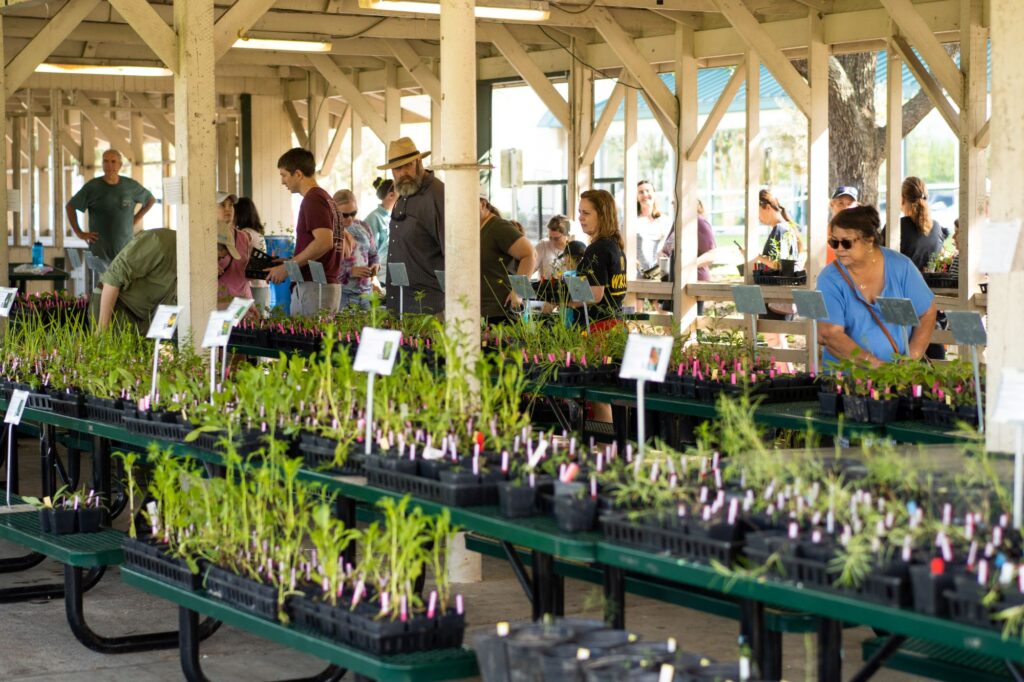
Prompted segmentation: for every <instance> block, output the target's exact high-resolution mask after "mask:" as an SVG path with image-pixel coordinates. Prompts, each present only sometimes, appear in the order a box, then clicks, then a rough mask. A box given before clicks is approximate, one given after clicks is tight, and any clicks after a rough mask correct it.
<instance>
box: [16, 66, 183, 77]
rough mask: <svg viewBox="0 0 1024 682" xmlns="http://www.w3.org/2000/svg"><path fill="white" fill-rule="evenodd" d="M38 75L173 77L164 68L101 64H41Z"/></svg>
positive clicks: (171, 73)
mask: <svg viewBox="0 0 1024 682" xmlns="http://www.w3.org/2000/svg"><path fill="white" fill-rule="evenodd" d="M36 73H63V74H69V73H80V74H82V75H83V76H150V77H160V76H173V75H174V73H173V72H172V71H171V70H170V69H165V68H164V67H162V66H131V65H127V64H123V65H120V66H117V65H109V66H103V65H101V64H46V63H43V64H40V65H39V66H37V67H36Z"/></svg>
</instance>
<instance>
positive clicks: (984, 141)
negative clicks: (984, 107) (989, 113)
mask: <svg viewBox="0 0 1024 682" xmlns="http://www.w3.org/2000/svg"><path fill="white" fill-rule="evenodd" d="M991 122H992V119H991V118H990V119H988V120H987V121H985V123H984V124H983V125H982V126H981V130H979V131H978V134H977V135H975V136H974V146H975V147H980V148H981V149H985V148H987V147H988V142H989V134H988V124H989V123H991Z"/></svg>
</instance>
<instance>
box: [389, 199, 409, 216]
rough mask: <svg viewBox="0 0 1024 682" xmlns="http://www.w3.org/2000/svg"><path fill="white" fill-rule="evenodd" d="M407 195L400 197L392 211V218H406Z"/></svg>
mask: <svg viewBox="0 0 1024 682" xmlns="http://www.w3.org/2000/svg"><path fill="white" fill-rule="evenodd" d="M406 201H407V197H399V198H398V201H397V202H396V203H395V208H394V209H393V210H392V211H391V218H392V220H405V204H406Z"/></svg>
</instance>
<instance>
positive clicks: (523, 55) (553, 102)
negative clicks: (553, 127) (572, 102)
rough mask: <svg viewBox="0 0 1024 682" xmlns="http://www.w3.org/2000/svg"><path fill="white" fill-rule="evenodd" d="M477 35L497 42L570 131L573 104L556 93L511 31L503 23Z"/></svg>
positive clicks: (484, 27) (488, 26) (485, 26)
mask: <svg viewBox="0 0 1024 682" xmlns="http://www.w3.org/2000/svg"><path fill="white" fill-rule="evenodd" d="M477 36H478V37H480V38H482V39H484V40H488V41H490V42H492V43H494V45H495V47H497V48H498V50H499V51H500V52H501V54H502V55H504V57H505V59H507V60H508V63H509V64H511V65H512V68H513V69H515V70H516V73H518V74H519V75H520V76H522V77H523V80H525V81H526V83H527V84H528V85H529V86H530V87H531V88H532V89H533V91H534V92H535V93H536V94H537V96H538V97H540V99H541V101H542V102H544V105H545V106H546V107H547V108H548V110H549V111H550V112H551V113H552V115H553V116H554V117H555V118H556V119H558V122H559V123H561V124H562V127H563V128H565V129H566V130H569V128H571V127H572V120H571V116H570V115H569V103H568V102H566V101H565V98H564V97H562V95H560V94H559V92H558V90H555V86H554V85H552V84H551V81H550V80H548V77H547V75H546V74H545V73H544V72H543V71H542V70H541V68H540V67H539V66H537V64H536V63H535V62H534V61H533V60H532V59H530V55H529V54H527V52H526V50H524V49H523V46H522V45H520V44H519V41H517V40H516V39H515V38H514V37H513V36H512V34H511V33H510V32H509V30H508V29H507V28H505V27H504V26H502V25H501V24H481V25H479V26H478V27H477Z"/></svg>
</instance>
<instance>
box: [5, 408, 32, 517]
mask: <svg viewBox="0 0 1024 682" xmlns="http://www.w3.org/2000/svg"><path fill="white" fill-rule="evenodd" d="M26 405H28V391H23V390H18V391H14V392H12V393H11V399H10V400H9V401H7V414H5V415H4V423H5V424H7V506H8V507H10V506H11V487H12V485H13V484H14V481H13V477H12V474H11V472H12V470H13V469H12V465H13V464H14V427H16V426H17V425H18V424H20V423H21V415H22V414H24V413H25V406H26Z"/></svg>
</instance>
